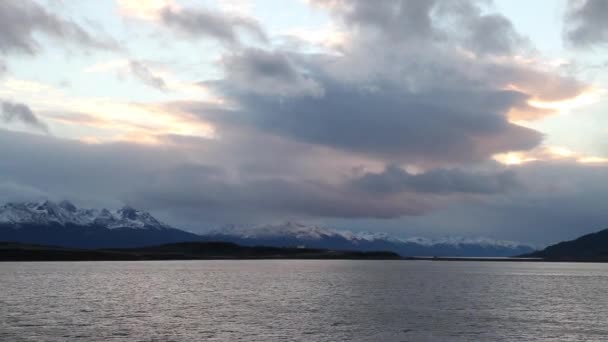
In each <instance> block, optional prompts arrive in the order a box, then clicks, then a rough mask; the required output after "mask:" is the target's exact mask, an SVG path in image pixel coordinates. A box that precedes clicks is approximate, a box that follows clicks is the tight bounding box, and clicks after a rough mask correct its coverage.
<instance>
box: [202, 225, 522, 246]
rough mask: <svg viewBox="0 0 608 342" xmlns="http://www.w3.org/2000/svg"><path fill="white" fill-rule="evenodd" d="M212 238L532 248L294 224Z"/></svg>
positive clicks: (233, 230) (225, 231)
mask: <svg viewBox="0 0 608 342" xmlns="http://www.w3.org/2000/svg"><path fill="white" fill-rule="evenodd" d="M209 235H223V236H232V237H239V238H246V239H260V238H296V239H300V240H321V239H324V238H342V239H345V240H348V241H350V242H351V243H353V244H355V245H357V244H359V243H363V242H389V243H395V244H417V245H421V246H426V247H432V246H450V247H454V248H463V247H467V246H473V245H475V246H480V247H504V248H509V249H514V248H519V247H532V246H529V245H525V244H522V243H519V242H514V241H505V240H494V239H489V238H483V237H478V238H464V237H445V238H438V239H430V238H423V237H412V238H405V239H400V238H396V237H394V236H391V235H389V234H387V233H382V232H352V231H349V230H335V229H330V228H324V227H320V226H316V225H305V224H301V223H296V222H291V221H287V222H285V223H282V224H278V225H259V226H253V227H247V226H235V225H230V226H225V227H222V228H220V229H217V230H214V231H211V232H210V233H209Z"/></svg>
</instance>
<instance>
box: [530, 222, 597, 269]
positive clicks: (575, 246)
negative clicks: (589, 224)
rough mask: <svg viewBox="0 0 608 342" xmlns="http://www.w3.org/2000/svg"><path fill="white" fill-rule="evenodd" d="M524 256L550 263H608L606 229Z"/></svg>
mask: <svg viewBox="0 0 608 342" xmlns="http://www.w3.org/2000/svg"><path fill="white" fill-rule="evenodd" d="M524 256H527V257H534V258H543V259H546V260H552V261H608V229H604V230H601V231H598V232H595V233H591V234H587V235H583V236H581V237H579V238H577V239H574V240H570V241H563V242H560V243H557V244H555V245H551V246H549V247H547V248H545V249H543V250H541V251H537V252H533V253H529V254H526V255H524Z"/></svg>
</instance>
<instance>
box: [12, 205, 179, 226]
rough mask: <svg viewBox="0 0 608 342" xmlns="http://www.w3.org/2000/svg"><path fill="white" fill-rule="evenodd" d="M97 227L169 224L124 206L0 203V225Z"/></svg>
mask: <svg viewBox="0 0 608 342" xmlns="http://www.w3.org/2000/svg"><path fill="white" fill-rule="evenodd" d="M2 223H4V224H16V225H19V224H38V225H51V224H58V225H61V226H65V225H79V226H91V225H96V226H101V227H105V228H108V229H114V228H140V229H141V228H147V229H167V228H171V227H170V226H169V225H167V224H165V223H162V222H160V221H158V220H157V219H155V218H154V217H153V216H152V215H150V213H148V212H145V211H140V210H136V209H133V208H131V207H129V206H125V207H123V208H121V209H118V210H116V211H109V210H108V209H101V210H98V209H84V208H78V207H76V206H75V205H74V204H72V203H70V202H68V201H62V202H60V203H54V202H51V201H42V202H28V203H7V204H5V205H3V206H0V224H2Z"/></svg>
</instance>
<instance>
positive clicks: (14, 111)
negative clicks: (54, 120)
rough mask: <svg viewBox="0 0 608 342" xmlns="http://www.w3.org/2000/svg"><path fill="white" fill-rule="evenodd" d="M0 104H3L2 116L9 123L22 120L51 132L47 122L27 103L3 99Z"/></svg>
mask: <svg viewBox="0 0 608 342" xmlns="http://www.w3.org/2000/svg"><path fill="white" fill-rule="evenodd" d="M0 104H1V105H2V106H1V107H2V116H0V118H1V119H2V121H4V122H7V123H11V122H20V123H23V124H25V125H27V126H29V127H32V128H34V129H37V130H39V131H42V132H44V133H48V132H49V128H48V126H47V125H46V123H44V122H43V121H41V120H40V119H39V118H38V116H36V114H34V112H33V111H32V110H31V109H30V107H28V106H27V105H25V104H23V103H16V102H11V101H1V100H0Z"/></svg>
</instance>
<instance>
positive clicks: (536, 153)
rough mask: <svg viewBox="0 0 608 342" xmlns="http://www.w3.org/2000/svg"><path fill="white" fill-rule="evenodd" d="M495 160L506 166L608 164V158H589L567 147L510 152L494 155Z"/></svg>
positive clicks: (548, 147)
mask: <svg viewBox="0 0 608 342" xmlns="http://www.w3.org/2000/svg"><path fill="white" fill-rule="evenodd" d="M493 158H494V160H496V161H498V162H499V163H502V164H505V165H522V164H525V163H529V162H534V161H550V160H572V161H575V162H577V163H581V164H600V163H608V158H603V157H598V156H589V155H585V154H582V153H579V152H576V151H572V150H570V149H568V148H565V147H559V146H547V147H540V148H537V149H535V150H532V151H528V152H508V153H501V154H497V155H494V157H493Z"/></svg>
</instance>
